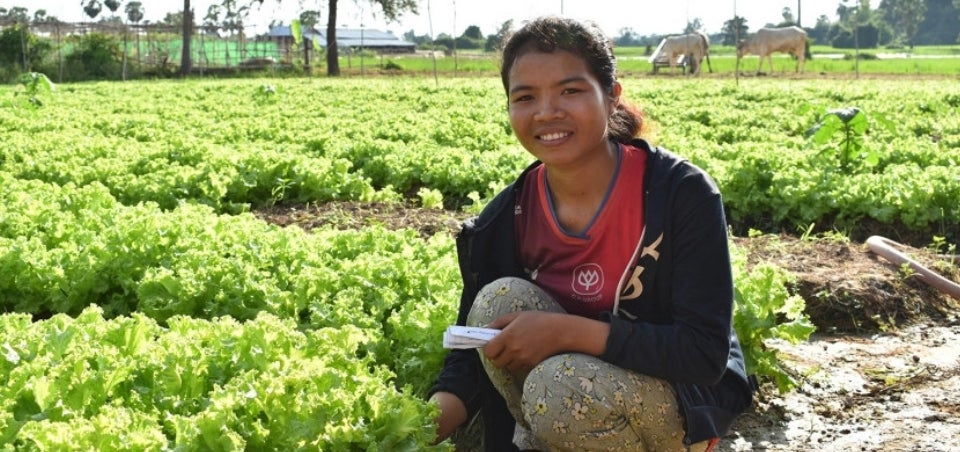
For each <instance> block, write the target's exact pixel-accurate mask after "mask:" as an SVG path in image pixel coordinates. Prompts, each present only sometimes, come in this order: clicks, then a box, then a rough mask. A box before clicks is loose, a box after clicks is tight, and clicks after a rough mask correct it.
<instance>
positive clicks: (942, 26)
mask: <svg viewBox="0 0 960 452" xmlns="http://www.w3.org/2000/svg"><path fill="white" fill-rule="evenodd" d="M925 4H926V7H927V13H926V14H925V15H924V19H923V22H922V23H920V26H919V27H918V31H917V35H916V38H915V42H916V44H917V45H945V44H955V43H957V42H958V41H957V38H958V36H957V33H958V31H960V2H957V0H926V1H925Z"/></svg>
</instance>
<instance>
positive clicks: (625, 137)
mask: <svg viewBox="0 0 960 452" xmlns="http://www.w3.org/2000/svg"><path fill="white" fill-rule="evenodd" d="M557 50H563V51H566V52H570V53H572V54H574V55H576V56H577V57H579V58H582V59H583V61H584V62H585V63H586V65H587V69H588V70H589V71H590V73H591V74H592V75H593V76H594V77H596V79H597V81H598V82H599V83H600V86H601V87H602V88H603V89H604V90H605V91H606V92H607V94H612V93H613V85H614V84H615V83H616V81H617V59H616V57H615V56H614V55H613V42H612V41H611V40H610V39H609V38H608V37H607V36H606V35H605V34H604V33H603V31H602V30H600V28H599V27H597V26H596V25H595V24H593V23H588V22H579V21H576V20H573V19H568V18H562V17H540V18H538V19H535V20H533V21H532V22H528V23H526V24H525V25H524V26H523V27H521V28H520V29H519V30H517V31H516V32H514V33H513V34H511V35H510V37H509V38H507V41H506V43H505V44H504V46H503V54H502V57H501V65H500V79H501V80H502V81H503V89H504V91H507V93H508V94H509V91H510V69H511V68H512V67H513V64H514V63H515V62H516V60H517V58H519V57H520V56H521V55H523V54H524V53H527V52H530V51H537V52H543V53H551V52H554V51H557ZM642 129H643V115H642V113H641V112H640V111H639V110H638V109H637V108H635V107H633V106H632V105H628V104H626V103H624V102H622V101H621V102H619V103H618V104H617V108H616V110H615V111H614V112H613V113H612V114H611V115H610V117H609V118H608V120H607V138H609V139H611V140H614V141H617V142H627V141H630V140H631V139H633V138H634V137H636V136H637V135H638V134H639V133H640V132H641V130H642Z"/></svg>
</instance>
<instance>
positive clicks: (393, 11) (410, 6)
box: [327, 0, 417, 76]
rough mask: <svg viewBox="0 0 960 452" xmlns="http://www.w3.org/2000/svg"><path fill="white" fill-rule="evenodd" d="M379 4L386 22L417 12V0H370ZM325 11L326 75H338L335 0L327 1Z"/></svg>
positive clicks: (338, 60) (338, 57) (338, 56)
mask: <svg viewBox="0 0 960 452" xmlns="http://www.w3.org/2000/svg"><path fill="white" fill-rule="evenodd" d="M370 3H371V4H376V5H380V9H381V10H382V11H383V17H384V18H385V19H387V21H388V22H393V21H395V20H397V19H398V18H399V17H400V15H401V14H403V13H404V12H406V11H410V12H412V13H414V14H416V13H417V0H370ZM328 6H329V11H328V12H327V75H330V76H337V75H340V53H339V50H338V49H337V0H329V1H328Z"/></svg>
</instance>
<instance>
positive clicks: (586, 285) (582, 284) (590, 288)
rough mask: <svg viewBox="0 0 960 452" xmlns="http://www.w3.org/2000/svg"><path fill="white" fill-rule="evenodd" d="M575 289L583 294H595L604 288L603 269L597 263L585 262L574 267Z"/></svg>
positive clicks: (572, 284)
mask: <svg viewBox="0 0 960 452" xmlns="http://www.w3.org/2000/svg"><path fill="white" fill-rule="evenodd" d="M571 286H572V287H573V291H574V292H575V293H576V294H577V295H581V296H588V297H589V296H593V295H596V294H598V293H600V289H603V269H602V268H600V266H599V265H597V264H583V265H581V266H579V267H577V268H575V269H573V281H572V282H571Z"/></svg>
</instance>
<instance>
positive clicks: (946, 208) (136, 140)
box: [0, 78, 960, 237]
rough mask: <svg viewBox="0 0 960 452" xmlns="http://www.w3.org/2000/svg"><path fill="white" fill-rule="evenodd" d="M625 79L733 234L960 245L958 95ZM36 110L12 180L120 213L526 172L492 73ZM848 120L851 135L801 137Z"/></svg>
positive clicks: (23, 116)
mask: <svg viewBox="0 0 960 452" xmlns="http://www.w3.org/2000/svg"><path fill="white" fill-rule="evenodd" d="M624 83H625V85H626V86H625V97H627V99H628V100H631V101H635V102H636V103H637V104H639V106H641V107H642V108H643V109H644V111H645V113H646V115H647V120H648V123H649V129H650V136H651V137H652V139H653V140H654V141H656V142H657V143H658V144H661V145H664V146H665V147H667V148H669V149H671V150H673V151H675V152H678V153H681V154H683V155H685V156H688V157H689V158H690V159H691V160H693V161H694V162H695V163H697V164H698V165H700V166H702V167H704V168H705V169H707V170H708V171H709V172H710V173H711V174H712V175H714V177H715V178H716V179H717V181H718V183H719V184H720V186H721V188H722V190H723V192H724V197H725V201H726V204H727V206H728V208H729V210H730V213H731V218H732V219H733V220H734V221H735V222H736V224H737V225H742V226H748V227H757V228H761V229H773V228H788V229H789V228H797V229H803V230H806V229H808V228H809V226H810V225H811V224H813V225H815V227H814V229H815V230H831V229H839V230H846V229H855V228H856V226H857V225H859V224H862V222H864V221H865V220H868V221H872V222H876V223H881V224H890V225H898V226H903V227H906V228H909V229H911V230H914V231H920V232H924V231H926V232H937V233H940V234H941V235H943V234H946V235H952V236H954V237H957V236H960V232H958V231H957V228H956V227H952V225H957V224H958V223H960V204H958V203H957V202H955V200H956V199H960V179H958V177H957V171H956V170H955V168H956V166H957V164H958V163H960V115H958V114H957V111H958V109H960V90H958V89H957V88H956V87H955V86H954V84H950V83H944V82H943V81H942V80H922V79H918V80H904V81H895V80H871V81H869V82H868V81H862V82H861V81H855V80H853V81H837V80H833V81H817V80H745V81H743V82H742V83H741V85H740V86H736V85H734V84H733V82H731V81H725V80H681V81H678V80H663V79H643V80H624ZM0 94H3V93H0ZM5 94H6V97H9V96H12V95H13V94H10V93H5ZM2 97H3V96H2V95H0V99H2ZM49 97H50V99H48V100H47V102H46V103H45V104H44V105H45V106H44V107H42V108H38V109H36V111H31V110H30V109H28V108H7V109H0V120H2V124H3V126H0V127H3V129H4V130H2V132H3V134H4V143H3V145H2V147H0V164H3V165H4V167H5V168H6V169H7V170H8V171H11V172H13V173H14V174H15V175H16V176H17V177H19V178H24V179H37V180H42V181H47V182H52V183H57V184H61V185H62V184H65V183H68V182H73V183H75V184H77V185H86V184H89V183H91V182H94V181H98V182H100V183H102V184H104V186H106V187H107V188H108V189H109V190H110V192H111V193H112V194H113V195H114V196H115V197H116V198H117V199H119V200H120V201H121V202H123V203H125V204H135V203H137V202H142V201H154V202H157V203H158V204H159V205H160V206H161V207H163V208H165V209H170V208H172V207H174V206H176V205H177V204H178V203H179V202H180V201H181V200H183V199H190V200H195V201H196V202H200V203H203V204H207V205H210V206H211V207H213V208H214V209H216V210H217V211H218V212H234V213H235V212H238V211H242V210H244V209H247V208H248V207H249V206H251V205H252V206H262V205H267V204H271V203H278V202H280V203H283V202H303V201H309V202H314V201H326V200H333V199H352V200H372V199H379V200H401V199H403V198H404V197H410V196H411V194H413V193H416V192H417V191H418V190H419V189H420V188H421V187H427V188H429V189H432V190H436V191H439V192H440V193H441V194H442V195H443V197H444V200H445V201H446V204H447V206H462V205H464V204H470V203H471V202H472V201H471V199H477V198H486V197H487V196H489V195H491V194H492V193H493V192H494V191H495V190H496V189H497V188H499V187H501V186H502V185H503V184H504V183H506V182H507V181H509V180H510V178H511V177H513V176H514V175H515V174H516V172H517V171H518V170H519V169H520V168H522V167H523V166H525V165H526V164H527V163H528V162H529V157H528V156H527V155H526V154H525V153H524V152H523V150H522V148H520V147H519V146H518V145H517V143H516V140H515V139H514V138H513V137H512V135H511V131H510V126H509V122H508V120H507V116H506V114H505V107H506V101H505V99H504V96H503V92H502V88H501V87H499V86H498V84H497V81H496V80H493V79H487V78H484V79H468V80H452V81H451V80H447V81H444V82H443V84H442V85H439V86H437V85H435V84H434V83H433V82H431V81H429V80H423V79H415V78H410V79H406V78H404V79H389V80H383V79H374V80H337V81H330V80H284V81H280V82H277V81H272V80H270V81H264V80H243V81H237V80H229V81H209V82H158V83H150V84H147V83H125V84H92V85H66V86H61V87H60V89H58V90H57V91H56V92H54V93H52V94H51V95H50V96H49ZM851 107H856V108H857V109H859V111H861V112H862V117H863V118H866V119H865V120H863V121H861V124H858V125H856V126H853V127H850V129H849V130H840V131H836V132H835V133H833V134H832V135H828V136H826V137H821V138H822V139H820V140H813V139H811V138H809V137H808V132H809V131H810V130H811V129H813V128H815V127H816V126H817V125H819V124H821V123H823V122H824V119H825V118H828V117H830V116H831V115H830V114H829V113H828V112H831V111H834V110H837V109H849V108H851ZM31 113H32V114H31ZM93 162H96V164H93ZM745 231H746V228H743V229H742V230H741V232H745Z"/></svg>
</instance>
